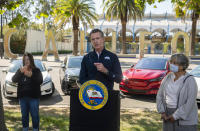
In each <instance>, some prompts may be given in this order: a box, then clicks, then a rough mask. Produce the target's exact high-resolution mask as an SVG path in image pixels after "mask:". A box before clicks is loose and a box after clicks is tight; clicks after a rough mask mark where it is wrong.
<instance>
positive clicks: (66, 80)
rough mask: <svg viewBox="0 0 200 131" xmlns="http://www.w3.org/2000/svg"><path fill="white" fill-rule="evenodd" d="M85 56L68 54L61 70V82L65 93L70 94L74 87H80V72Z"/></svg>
mask: <svg viewBox="0 0 200 131" xmlns="http://www.w3.org/2000/svg"><path fill="white" fill-rule="evenodd" d="M82 59H83V56H67V57H66V58H65V60H64V62H63V63H62V65H61V68H60V70H59V76H60V84H61V89H62V92H63V93H64V94H65V95H68V94H70V90H71V89H72V88H78V87H79V86H80V85H79V73H80V69H81V62H82Z"/></svg>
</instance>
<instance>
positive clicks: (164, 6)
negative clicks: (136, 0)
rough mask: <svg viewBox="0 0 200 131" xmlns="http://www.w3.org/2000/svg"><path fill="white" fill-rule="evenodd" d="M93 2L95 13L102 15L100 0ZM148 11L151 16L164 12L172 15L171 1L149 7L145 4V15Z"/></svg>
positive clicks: (167, 0)
mask: <svg viewBox="0 0 200 131" xmlns="http://www.w3.org/2000/svg"><path fill="white" fill-rule="evenodd" d="M94 2H95V3H96V4H95V8H96V11H97V13H98V14H102V13H103V8H102V0H94ZM154 5H156V6H157V8H154ZM150 11H151V13H152V14H164V13H166V11H167V13H168V14H174V12H173V6H172V4H171V0H165V1H164V2H161V3H158V2H157V3H155V4H153V5H151V6H150V5H148V4H147V5H146V10H145V14H148V13H150Z"/></svg>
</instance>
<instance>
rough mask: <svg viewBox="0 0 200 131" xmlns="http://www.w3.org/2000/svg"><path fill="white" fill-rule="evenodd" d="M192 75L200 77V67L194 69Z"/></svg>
mask: <svg viewBox="0 0 200 131" xmlns="http://www.w3.org/2000/svg"><path fill="white" fill-rule="evenodd" d="M190 74H191V75H193V76H195V77H200V66H197V67H196V68H194V69H193V70H192V71H191V72H190Z"/></svg>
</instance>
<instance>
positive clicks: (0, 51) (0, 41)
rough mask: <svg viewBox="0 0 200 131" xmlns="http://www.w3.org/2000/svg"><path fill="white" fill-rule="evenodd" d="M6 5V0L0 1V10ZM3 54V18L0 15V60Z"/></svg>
mask: <svg viewBox="0 0 200 131" xmlns="http://www.w3.org/2000/svg"><path fill="white" fill-rule="evenodd" d="M6 3H7V0H2V1H1V2H0V7H1V10H2V9H3V8H2V7H3V5H5V4H6ZM3 54H4V47H3V16H2V14H1V36H0V56H1V59H2V58H3Z"/></svg>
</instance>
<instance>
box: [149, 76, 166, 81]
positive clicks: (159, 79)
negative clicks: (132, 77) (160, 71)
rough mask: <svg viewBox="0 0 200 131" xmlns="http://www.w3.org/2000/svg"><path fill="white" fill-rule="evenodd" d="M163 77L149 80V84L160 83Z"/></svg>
mask: <svg viewBox="0 0 200 131" xmlns="http://www.w3.org/2000/svg"><path fill="white" fill-rule="evenodd" d="M163 78H164V77H163V76H161V77H158V78H154V79H150V80H149V82H154V81H161V80H162V79H163Z"/></svg>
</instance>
